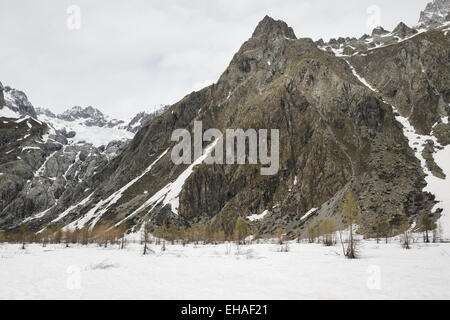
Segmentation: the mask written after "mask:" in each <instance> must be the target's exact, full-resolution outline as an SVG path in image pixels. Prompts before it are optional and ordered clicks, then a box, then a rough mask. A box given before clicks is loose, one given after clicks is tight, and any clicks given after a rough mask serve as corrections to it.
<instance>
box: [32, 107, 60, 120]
mask: <svg viewBox="0 0 450 320" xmlns="http://www.w3.org/2000/svg"><path fill="white" fill-rule="evenodd" d="M36 114H37V115H38V116H40V115H44V116H47V117H49V118H56V114H54V113H53V112H52V111H51V110H49V109H47V108H39V107H37V108H36Z"/></svg>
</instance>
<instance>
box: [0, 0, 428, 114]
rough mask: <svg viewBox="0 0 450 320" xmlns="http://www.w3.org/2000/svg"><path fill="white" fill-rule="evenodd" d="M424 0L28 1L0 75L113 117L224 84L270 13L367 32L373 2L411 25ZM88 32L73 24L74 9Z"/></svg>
mask: <svg viewBox="0 0 450 320" xmlns="http://www.w3.org/2000/svg"><path fill="white" fill-rule="evenodd" d="M426 2H427V1H425V0H413V1H407V0H404V1H388V0H380V1H378V3H373V2H372V1H366V0H350V1H339V2H338V1H325V0H315V1H298V0H284V1H275V0H241V1H230V0H216V1H210V0H189V1H188V0H172V1H152V0H150V1H148V0H147V1H144V0H130V1H110V0H108V1H107V0H96V1H91V0H73V1H61V0H40V1H35V0H22V1H2V2H1V4H0V39H2V44H3V46H2V48H1V50H0V81H2V83H3V84H7V85H10V86H13V87H16V88H17V89H21V90H24V91H25V92H26V93H27V94H28V96H29V98H30V100H31V101H32V103H33V104H34V105H35V106H42V107H49V108H50V109H52V110H54V111H56V112H62V111H63V110H65V109H67V108H69V107H71V106H73V105H82V106H87V105H92V106H95V107H98V108H99V109H101V110H102V111H104V112H105V113H107V114H110V115H112V116H115V117H121V118H124V117H131V116H132V115H134V114H135V113H137V112H138V111H140V110H144V109H147V110H151V109H152V108H154V107H155V106H157V105H160V104H171V103H174V102H176V101H178V100H179V99H181V98H182V97H183V96H185V95H186V94H188V93H190V92H191V91H192V90H196V89H197V90H198V89H200V88H201V86H205V85H208V84H210V83H212V82H215V81H217V79H218V78H219V76H220V74H221V73H222V72H223V71H224V70H225V68H226V67H227V65H228V63H229V61H230V60H231V58H232V56H233V54H234V53H235V52H236V51H237V50H238V49H239V47H240V45H241V44H242V43H243V42H244V41H245V40H247V39H248V38H249V37H250V36H251V34H252V32H253V30H254V28H255V27H256V25H257V23H258V22H259V21H260V20H261V19H262V18H263V17H264V15H266V14H268V15H270V16H272V17H274V18H277V19H282V20H284V21H286V22H287V23H288V24H289V25H290V26H292V27H293V28H294V31H295V33H296V35H297V37H311V38H313V39H318V38H320V37H323V38H325V39H327V38H330V37H338V36H360V35H361V34H363V33H364V32H369V30H368V29H367V27H366V21H367V12H366V10H367V8H368V7H369V6H370V5H374V4H375V5H377V6H379V7H380V9H381V18H382V24H383V26H384V27H385V28H390V29H392V28H393V27H394V26H395V25H396V24H397V23H398V22H400V21H404V22H406V23H407V24H410V25H411V24H414V23H415V22H416V21H417V20H418V16H419V12H420V10H421V9H423V8H424V7H425V4H426ZM69 5H77V6H79V8H80V9H81V29H80V30H76V31H71V30H69V29H68V28H67V26H66V22H67V18H68V15H67V8H68V6H69Z"/></svg>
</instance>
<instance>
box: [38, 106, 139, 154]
mask: <svg viewBox="0 0 450 320" xmlns="http://www.w3.org/2000/svg"><path fill="white" fill-rule="evenodd" d="M37 113H38V119H39V120H41V121H43V122H46V123H48V124H49V125H50V126H52V127H53V128H54V129H55V130H59V131H61V132H63V134H64V135H65V136H66V138H68V139H69V141H72V142H74V143H89V144H92V145H93V146H95V147H100V146H102V145H107V144H108V143H109V142H111V141H125V140H128V139H131V138H133V136H134V134H133V133H132V132H130V131H128V130H126V128H125V126H124V121H121V120H116V119H110V118H109V117H108V116H105V115H104V114H103V113H102V112H101V111H100V110H98V109H95V108H93V107H86V108H82V107H78V106H77V107H73V108H72V109H69V110H67V111H65V112H63V113H62V114H59V115H54V114H53V113H52V112H51V111H49V110H48V109H37Z"/></svg>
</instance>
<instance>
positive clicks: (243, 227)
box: [234, 217, 249, 245]
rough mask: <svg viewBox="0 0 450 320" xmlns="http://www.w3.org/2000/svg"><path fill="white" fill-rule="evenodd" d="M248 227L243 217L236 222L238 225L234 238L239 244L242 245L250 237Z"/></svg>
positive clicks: (235, 227)
mask: <svg viewBox="0 0 450 320" xmlns="http://www.w3.org/2000/svg"><path fill="white" fill-rule="evenodd" d="M248 230H249V229H248V225H247V222H245V220H244V219H243V218H241V217H239V218H238V219H237V220H236V224H235V226H234V238H235V239H236V241H237V244H238V245H239V244H241V242H242V241H243V240H244V239H245V237H247V235H248Z"/></svg>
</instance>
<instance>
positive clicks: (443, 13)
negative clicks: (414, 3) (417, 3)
mask: <svg viewBox="0 0 450 320" xmlns="http://www.w3.org/2000/svg"><path fill="white" fill-rule="evenodd" d="M449 20H450V0H434V1H433V2H429V3H428V4H427V6H426V7H425V10H424V11H422V12H420V19H419V26H429V25H432V24H436V23H444V22H446V21H449Z"/></svg>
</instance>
